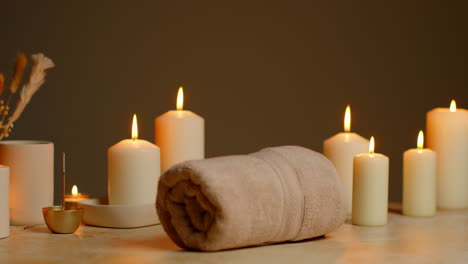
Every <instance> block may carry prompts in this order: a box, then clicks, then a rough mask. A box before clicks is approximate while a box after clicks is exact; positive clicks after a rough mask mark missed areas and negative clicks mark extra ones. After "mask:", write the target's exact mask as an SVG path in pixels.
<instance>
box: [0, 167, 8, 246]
mask: <svg viewBox="0 0 468 264" xmlns="http://www.w3.org/2000/svg"><path fill="white" fill-rule="evenodd" d="M9 190H10V168H9V167H8V166H3V165H0V238H5V237H7V236H9V235H10V203H9V201H10V191H9Z"/></svg>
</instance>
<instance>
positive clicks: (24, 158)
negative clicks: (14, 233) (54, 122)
mask: <svg viewBox="0 0 468 264" xmlns="http://www.w3.org/2000/svg"><path fill="white" fill-rule="evenodd" d="M0 164H3V165H6V166H8V167H10V224H12V225H20V226H31V225H38V224H44V217H43V216H42V208H43V207H47V206H52V205H53V203H54V144H53V143H52V142H46V141H32V140H11V141H10V140H7V141H1V142H0Z"/></svg>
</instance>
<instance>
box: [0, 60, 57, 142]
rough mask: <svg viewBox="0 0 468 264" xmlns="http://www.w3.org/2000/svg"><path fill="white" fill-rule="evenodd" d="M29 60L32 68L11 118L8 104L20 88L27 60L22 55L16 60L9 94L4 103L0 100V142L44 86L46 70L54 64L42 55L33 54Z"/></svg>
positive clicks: (0, 92) (0, 91) (0, 86)
mask: <svg viewBox="0 0 468 264" xmlns="http://www.w3.org/2000/svg"><path fill="white" fill-rule="evenodd" d="M31 58H32V63H33V66H32V69H31V73H30V75H29V79H28V81H27V82H26V84H24V85H23V87H22V89H21V92H20V95H19V99H18V101H17V103H16V107H15V109H14V111H13V114H11V116H8V114H9V112H10V111H9V110H10V107H9V103H10V100H11V99H12V96H13V95H14V94H15V93H16V91H17V90H18V87H20V84H21V79H22V76H23V73H24V70H25V68H26V64H27V58H26V56H25V55H24V54H20V55H18V57H17V59H16V65H15V72H14V74H13V78H12V81H11V83H10V87H9V91H10V94H9V95H8V99H7V100H6V103H5V101H3V100H0V117H1V121H0V140H1V139H3V138H5V137H8V136H9V134H10V132H11V129H12V128H13V123H14V122H15V121H16V120H18V118H19V117H20V116H21V114H22V113H23V111H24V109H25V108H26V106H27V105H28V103H29V102H30V100H31V98H32V96H33V95H34V94H35V93H36V92H37V91H38V90H39V88H40V87H41V86H42V84H44V82H45V77H46V70H47V69H50V68H53V67H54V62H53V61H52V60H51V59H49V58H48V57H46V56H44V54H42V53H39V54H34V55H32V56H31ZM2 87H3V86H2V85H0V95H1V94H2V89H1V88H2Z"/></svg>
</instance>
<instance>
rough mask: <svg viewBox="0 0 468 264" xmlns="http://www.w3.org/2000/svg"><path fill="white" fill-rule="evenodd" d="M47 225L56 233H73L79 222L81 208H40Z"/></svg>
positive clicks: (81, 213)
mask: <svg viewBox="0 0 468 264" xmlns="http://www.w3.org/2000/svg"><path fill="white" fill-rule="evenodd" d="M42 214H43V215H44V220H45V222H46V224H47V227H48V228H49V229H50V231H52V232H53V233H56V234H71V233H74V232H75V231H76V230H77V229H78V227H79V226H80V224H81V219H82V218H83V208H81V207H78V206H68V207H65V208H63V207H62V206H50V207H44V208H42Z"/></svg>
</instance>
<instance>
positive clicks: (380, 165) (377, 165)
mask: <svg viewBox="0 0 468 264" xmlns="http://www.w3.org/2000/svg"><path fill="white" fill-rule="evenodd" d="M370 145H371V146H372V145H373V139H371V143H370ZM388 164H389V162H388V157H387V156H385V155H382V154H378V153H374V152H373V147H372V150H371V151H370V153H363V154H359V155H357V156H356V157H354V180H353V212H352V223H353V224H354V225H360V226H382V225H385V224H387V214H388V169H389V168H388Z"/></svg>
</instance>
